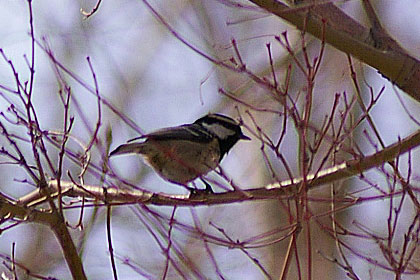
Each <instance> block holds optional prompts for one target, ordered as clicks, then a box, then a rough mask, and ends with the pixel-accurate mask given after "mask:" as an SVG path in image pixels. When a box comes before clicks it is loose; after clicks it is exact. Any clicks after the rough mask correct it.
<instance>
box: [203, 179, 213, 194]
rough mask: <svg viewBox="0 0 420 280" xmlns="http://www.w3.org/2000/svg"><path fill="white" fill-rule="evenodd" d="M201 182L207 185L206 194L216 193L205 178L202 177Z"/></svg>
mask: <svg viewBox="0 0 420 280" xmlns="http://www.w3.org/2000/svg"><path fill="white" fill-rule="evenodd" d="M200 180H201V181H202V182H203V183H204V185H206V189H205V192H206V193H214V191H213V189H212V188H211V186H210V184H209V183H207V182H206V181H205V180H204V179H203V178H201V177H200Z"/></svg>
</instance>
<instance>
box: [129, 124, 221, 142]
mask: <svg viewBox="0 0 420 280" xmlns="http://www.w3.org/2000/svg"><path fill="white" fill-rule="evenodd" d="M141 138H145V139H147V140H155V141H164V140H188V141H193V142H204V143H206V142H211V141H212V139H213V135H212V134H211V133H210V132H208V131H206V130H203V128H202V127H201V126H200V125H197V124H186V125H181V126H176V127H169V128H162V129H160V130H157V131H155V132H152V133H150V134H146V135H144V136H142V137H141ZM137 139H140V138H137Z"/></svg>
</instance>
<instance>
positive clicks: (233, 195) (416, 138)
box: [18, 131, 420, 207]
mask: <svg viewBox="0 0 420 280" xmlns="http://www.w3.org/2000/svg"><path fill="white" fill-rule="evenodd" d="M419 145H420V131H417V132H416V133H414V134H412V135H410V136H408V137H406V138H404V139H403V140H399V141H398V142H397V143H394V144H392V145H390V146H388V147H387V148H385V149H383V150H381V151H379V152H377V153H374V154H373V155H370V156H366V157H363V158H359V159H353V160H349V161H346V162H344V163H341V164H339V165H336V166H334V167H332V168H329V169H326V170H322V171H320V172H318V173H317V174H310V175H308V176H307V178H306V180H305V181H306V187H307V189H308V190H310V189H314V188H316V187H319V186H322V185H325V184H329V183H333V182H336V181H338V180H342V179H345V178H348V177H351V176H356V175H359V174H362V173H363V172H365V171H367V170H369V169H371V168H374V167H377V166H380V165H383V164H385V163H386V162H389V161H392V160H393V159H394V158H396V157H398V156H399V155H400V154H403V153H405V152H407V151H409V150H410V149H413V148H415V147H417V146H419ZM303 183H304V181H303V179H302V178H298V179H294V180H293V181H292V180H286V181H282V182H278V183H273V184H269V185H267V186H264V187H260V188H254V189H246V190H235V191H227V192H223V193H214V194H205V193H198V194H196V195H191V196H189V195H169V194H162V193H153V192H147V191H141V190H132V189H130V190H125V189H124V190H123V189H119V188H117V187H100V186H92V185H83V186H81V185H77V184H74V183H72V182H66V181H61V182H60V184H61V190H62V195H63V196H69V197H89V198H94V199H98V200H100V201H103V202H106V203H113V204H116V203H121V204H132V203H143V204H154V205H167V206H169V205H177V206H198V205H216V204H227V203H234V202H242V201H252V200H265V199H279V198H287V197H292V196H293V195H294V194H296V193H297V190H298V189H299V188H300V186H301V185H302V184H303ZM48 189H49V191H50V192H51V193H55V194H57V192H58V187H57V181H56V180H51V181H50V182H49V183H48ZM45 199H46V198H45V197H44V196H43V195H41V194H40V193H39V191H38V190H35V191H33V192H31V193H30V194H28V195H25V196H24V197H22V198H20V199H19V200H18V204H19V205H24V206H27V207H30V206H34V205H37V204H39V203H41V202H44V201H45Z"/></svg>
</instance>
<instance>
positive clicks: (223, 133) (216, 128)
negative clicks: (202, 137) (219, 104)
mask: <svg viewBox="0 0 420 280" xmlns="http://www.w3.org/2000/svg"><path fill="white" fill-rule="evenodd" d="M203 126H204V127H205V128H207V129H208V130H209V131H211V132H213V133H214V134H216V135H217V136H218V137H219V138H220V139H226V138H228V137H229V136H232V135H234V134H235V131H233V130H232V129H229V128H226V127H224V126H223V125H220V124H217V123H213V124H206V123H203Z"/></svg>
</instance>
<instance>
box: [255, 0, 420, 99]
mask: <svg viewBox="0 0 420 280" xmlns="http://www.w3.org/2000/svg"><path fill="white" fill-rule="evenodd" d="M250 1H251V2H253V3H255V4H256V5H258V6H260V7H261V8H263V9H265V10H267V11H268V12H270V13H272V14H274V15H277V16H279V17H281V18H282V19H284V20H286V21H288V22H289V23H291V24H293V25H295V26H296V27H297V28H299V29H300V30H303V29H305V31H306V32H309V33H310V34H312V35H313V36H315V37H317V38H319V39H322V38H323V36H324V39H325V41H326V42H327V43H329V44H330V45H332V46H333V47H335V48H337V49H338V50H341V51H343V52H345V53H348V54H350V55H352V56H354V57H357V58H358V59H360V60H361V61H363V62H365V63H366V64H368V65H370V66H372V67H374V68H376V69H377V70H378V71H379V72H380V73H382V74H383V75H384V76H385V77H387V78H388V79H389V80H390V81H391V82H393V83H395V84H396V85H397V86H398V87H399V88H400V89H402V90H403V91H405V92H406V93H407V94H409V95H410V96H411V97H413V98H414V99H416V100H417V101H420V94H419V92H420V62H419V61H418V60H416V59H415V58H414V57H412V56H410V55H409V54H408V53H407V52H406V51H405V50H404V49H402V48H401V47H400V46H399V45H398V44H396V43H395V40H394V39H392V38H390V37H387V34H381V35H380V36H372V35H375V32H373V33H372V30H373V31H376V29H370V28H366V27H364V26H362V25H361V24H359V23H358V22H356V21H355V20H353V19H352V18H351V17H349V16H348V15H347V14H345V13H344V12H343V11H341V10H340V9H339V8H337V7H336V6H334V5H333V4H330V3H328V4H323V5H316V4H314V5H309V6H304V7H303V8H290V7H288V6H286V5H285V4H282V3H280V2H279V1H276V0H250ZM376 35H377V34H376ZM384 37H387V38H384ZM378 40H379V41H380V42H378Z"/></svg>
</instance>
